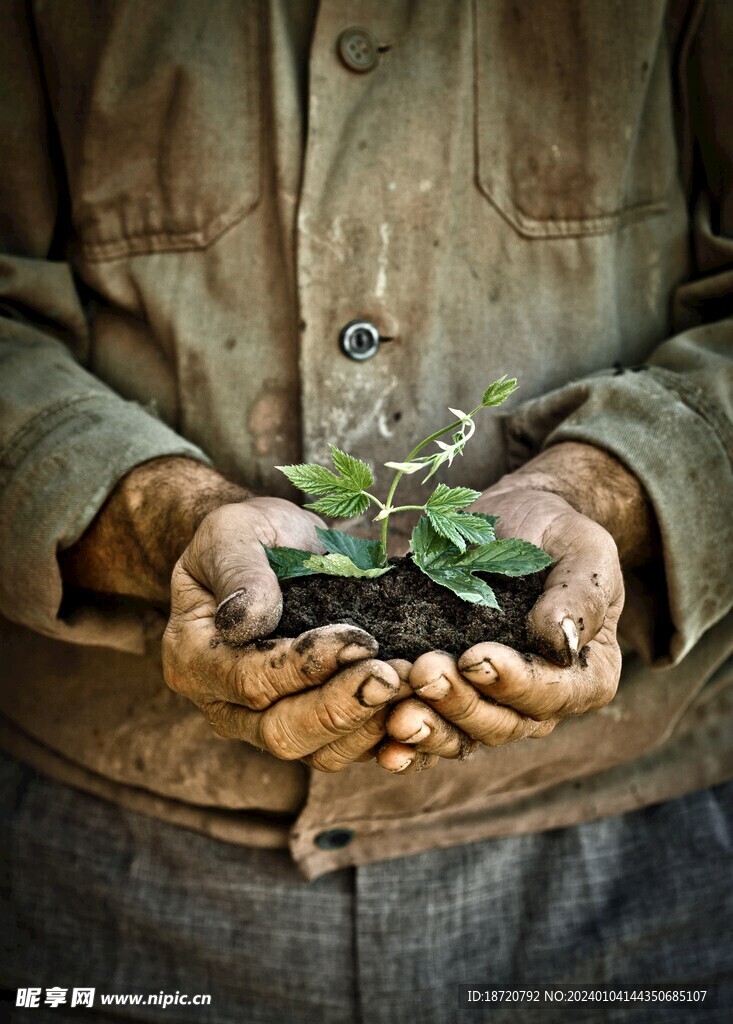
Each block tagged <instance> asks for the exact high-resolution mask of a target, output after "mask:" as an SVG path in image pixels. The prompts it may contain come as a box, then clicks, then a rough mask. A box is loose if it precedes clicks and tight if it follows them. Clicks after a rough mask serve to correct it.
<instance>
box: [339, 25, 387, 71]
mask: <svg viewBox="0 0 733 1024" xmlns="http://www.w3.org/2000/svg"><path fill="white" fill-rule="evenodd" d="M338 52H339V56H340V57H341V60H342V61H343V62H344V64H345V65H346V67H347V68H350V69H351V70H352V71H359V72H363V71H371V70H372V68H373V67H376V64H377V61H378V60H379V53H378V51H377V40H376V39H375V38H374V36H373V35H372V34H371V32H369V31H368V30H367V29H365V28H359V27H358V26H356V25H354V26H352V27H351V28H346V29H344V31H343V32H342V33H341V35H340V36H339V38H338Z"/></svg>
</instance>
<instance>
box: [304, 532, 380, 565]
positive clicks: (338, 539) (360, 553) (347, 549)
mask: <svg viewBox="0 0 733 1024" xmlns="http://www.w3.org/2000/svg"><path fill="white" fill-rule="evenodd" d="M316 533H317V534H318V536H319V538H320V540H321V542H322V543H323V546H324V548H325V549H326V551H328V552H330V553H331V554H334V555H346V557H347V558H350V559H351V561H352V562H353V563H354V565H357V566H358V567H359V568H360V569H380V568H382V545H381V544H380V543H379V541H378V540H365V539H364V538H363V537H353V536H352V535H351V534H350V533H344V532H343V530H321V529H319V528H318V527H316Z"/></svg>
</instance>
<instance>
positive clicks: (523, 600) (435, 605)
mask: <svg viewBox="0 0 733 1024" xmlns="http://www.w3.org/2000/svg"><path fill="white" fill-rule="evenodd" d="M392 562H393V564H394V566H395V568H394V569H393V570H392V571H391V572H388V573H385V575H384V576H379V577H377V578H376V579H343V578H341V577H338V576H301V577H298V578H297V579H293V580H285V581H283V582H281V584H280V585H281V587H282V591H283V615H282V619H281V620H280V624H279V626H278V628H277V632H276V633H275V634H273V635H274V636H298V635H299V634H300V633H303V632H305V631H306V630H308V629H314V628H315V627H317V626H326V625H330V624H331V623H336V622H344V623H347V624H349V625H353V626H360V627H361V628H362V629H365V630H366V631H367V632H368V633H371V634H372V636H373V637H375V638H376V639H377V641H378V642H379V657H380V658H385V659H386V658H407V660H408V661H414V660H415V658H417V657H418V656H419V655H420V654H423V653H424V652H425V651H434V650H441V651H446V652H447V653H448V654H452V655H453V656H454V657H458V656H459V655H460V654H462V653H463V651H465V650H466V648H468V647H471V646H473V644H476V643H481V642H482V641H487V640H494V641H497V642H498V643H502V644H508V645H509V646H511V647H513V648H514V649H515V650H518V651H526V652H532V651H533V650H534V651H535V653H538V652H536V649H535V648H533V645H532V644H531V643H530V641H529V639H528V636H527V613H528V612H529V610H530V608H531V607H532V605H533V604H534V603H535V601H536V600H537V598H538V597H539V595H540V592H541V590H542V584H543V582H544V579H545V575H546V573H545V572H544V571H543V572H536V573H533V574H532V575H530V576H521V577H513V578H512V577H509V576H500V575H496V574H493V573H491V574H489V573H481V574H478V573H477V575H479V576H481V577H482V578H483V579H485V580H486V582H487V583H488V584H489V585H490V586H491V587H492V589H493V590H494V592H495V594H496V600H497V601H498V603H499V610H498V611H497V610H496V609H492V608H486V607H484V606H483V605H475V604H470V603H469V602H468V601H462V600H461V598H459V597H457V596H456V595H455V594H453V593H452V592H451V591H450V590H448V589H446V588H445V587H441V586H439V585H438V584H437V583H433V581H432V580H431V579H429V578H428V577H427V576H426V575H425V574H424V573H422V572H420V570H419V569H418V568H417V566H415V565H414V563H413V562H412V560H411V559H410V558H409V557H408V558H396V559H392Z"/></svg>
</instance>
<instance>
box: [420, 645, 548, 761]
mask: <svg viewBox="0 0 733 1024" xmlns="http://www.w3.org/2000/svg"><path fill="white" fill-rule="evenodd" d="M497 646H498V645H497ZM513 653H514V652H513ZM410 683H411V685H412V687H413V689H414V690H415V693H416V694H417V695H418V696H419V697H421V699H423V700H425V701H427V702H428V703H429V704H430V705H431V706H432V707H434V709H435V710H436V711H437V712H438V714H439V715H440V716H441V717H442V718H445V719H447V721H448V722H450V723H451V724H452V725H454V726H457V727H458V728H459V729H461V730H462V731H463V732H464V733H466V734H467V735H468V736H470V737H471V738H472V739H475V740H478V741H479V742H480V743H485V744H486V745H487V746H492V747H493V746H498V745H500V744H504V743H513V742H514V741H515V740H521V739H525V738H526V737H528V736H531V735H533V734H536V733H537V732H538V731H541V730H544V731H545V732H547V731H549V730H550V725H549V724H546V723H540V722H537V721H535V720H533V719H532V718H529V717H528V716H525V715H523V714H519V713H518V712H517V711H516V710H514V709H513V708H510V707H504V706H503V705H501V704H496V703H494V702H493V700H491V699H490V698H488V697H485V696H484V695H483V694H482V693H480V692H479V690H478V689H477V688H476V687H475V686H474V685H472V683H470V682H468V681H467V680H466V679H464V678H463V677H462V675H461V673H460V672H459V671H458V667H457V665H456V663H455V661H454V660H453V658H451V657H450V656H449V655H447V654H443V653H442V652H437V651H431V652H429V653H428V654H423V655H422V656H421V657H419V658H418V659H417V661H416V662H415V664H414V666H413V669H412V672H411V673H410ZM553 724H554V723H553Z"/></svg>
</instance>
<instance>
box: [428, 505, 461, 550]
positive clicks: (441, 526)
mask: <svg viewBox="0 0 733 1024" xmlns="http://www.w3.org/2000/svg"><path fill="white" fill-rule="evenodd" d="M425 515H426V516H427V517H428V522H429V523H430V525H431V526H432V528H433V529H434V530H435V532H436V533H439V534H440V536H441V537H445V538H446V540H449V541H451V543H452V544H455V546H456V547H457V548H458V550H459V551H465V550H466V542H465V540H464V539H463V537H462V535H461V532H460V530H458V529H457V527H456V526H455V523H454V521H453V519H452V517H451V516H446V515H443V513H442V512H436V511H435V509H432V508H430V506H428V505H426V506H425Z"/></svg>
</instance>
